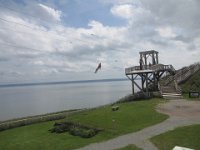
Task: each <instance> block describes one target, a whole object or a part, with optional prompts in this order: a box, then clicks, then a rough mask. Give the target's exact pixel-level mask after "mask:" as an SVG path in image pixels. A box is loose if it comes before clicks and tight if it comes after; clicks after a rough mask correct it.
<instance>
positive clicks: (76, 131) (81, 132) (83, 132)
mask: <svg viewBox="0 0 200 150" xmlns="http://www.w3.org/2000/svg"><path fill="white" fill-rule="evenodd" d="M69 133H70V134H71V135H74V136H80V137H82V138H91V137H93V136H95V135H96V132H95V131H94V130H93V129H89V130H87V129H82V128H77V127H74V128H71V129H70V130H69Z"/></svg>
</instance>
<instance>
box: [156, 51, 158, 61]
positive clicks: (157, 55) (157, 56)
mask: <svg viewBox="0 0 200 150" xmlns="http://www.w3.org/2000/svg"><path fill="white" fill-rule="evenodd" d="M156 61H157V64H158V53H156Z"/></svg>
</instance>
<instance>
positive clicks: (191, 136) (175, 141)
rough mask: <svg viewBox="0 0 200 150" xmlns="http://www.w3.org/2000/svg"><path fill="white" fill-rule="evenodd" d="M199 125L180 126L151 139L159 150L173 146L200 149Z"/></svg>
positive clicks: (166, 149) (167, 149)
mask: <svg viewBox="0 0 200 150" xmlns="http://www.w3.org/2000/svg"><path fill="white" fill-rule="evenodd" d="M199 133H200V125H192V126H187V127H180V128H177V129H175V130H173V131H169V132H166V133H164V134H161V135H158V136H156V137H154V138H152V139H151V141H152V142H153V143H154V144H155V145H156V146H157V147H158V148H159V150H169V149H172V148H173V147H174V146H182V147H188V148H192V149H196V150H198V149H200V142H199V139H200V134H199Z"/></svg>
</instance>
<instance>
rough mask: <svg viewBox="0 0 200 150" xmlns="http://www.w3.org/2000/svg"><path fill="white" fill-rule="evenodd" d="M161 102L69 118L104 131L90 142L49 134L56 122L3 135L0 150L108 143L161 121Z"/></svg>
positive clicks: (50, 149) (108, 108)
mask: <svg viewBox="0 0 200 150" xmlns="http://www.w3.org/2000/svg"><path fill="white" fill-rule="evenodd" d="M158 102H159V101H158V100H150V101H138V102H132V103H124V104H119V106H120V110H118V111H115V112H112V111H111V106H106V107H101V108H98V109H94V110H88V111H84V112H81V113H78V114H74V115H70V116H69V117H68V120H72V121H76V122H81V123H84V124H87V125H92V126H95V127H101V128H104V129H105V131H104V132H101V133H99V134H98V135H97V136H95V137H93V138H91V139H82V138H80V137H74V136H71V135H69V134H68V133H62V134H55V133H49V132H48V129H50V128H52V126H53V124H54V122H45V123H39V124H34V125H29V126H25V127H19V128H15V129H10V130H7V131H3V132H0V149H3V150H13V149H15V150H24V149H29V150H38V149H42V150H46V149H48V150H62V149H67V150H70V149H74V148H78V147H82V146H84V145H87V144H89V143H93V142H97V141H103V140H107V139H110V138H113V137H116V136H119V135H121V134H125V133H128V132H135V131H137V130H140V129H142V128H145V127H147V126H150V125H153V124H156V123H158V122H161V121H163V120H165V119H166V118H167V116H166V115H162V114H158V113H157V112H156V111H155V109H154V107H155V106H156V104H157V103H158Z"/></svg>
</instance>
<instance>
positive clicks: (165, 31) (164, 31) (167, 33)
mask: <svg viewBox="0 0 200 150" xmlns="http://www.w3.org/2000/svg"><path fill="white" fill-rule="evenodd" d="M155 30H156V31H158V33H159V34H160V36H161V37H164V38H175V37H176V34H175V33H174V31H173V30H172V28H171V27H159V28H157V29H155Z"/></svg>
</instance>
